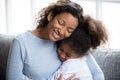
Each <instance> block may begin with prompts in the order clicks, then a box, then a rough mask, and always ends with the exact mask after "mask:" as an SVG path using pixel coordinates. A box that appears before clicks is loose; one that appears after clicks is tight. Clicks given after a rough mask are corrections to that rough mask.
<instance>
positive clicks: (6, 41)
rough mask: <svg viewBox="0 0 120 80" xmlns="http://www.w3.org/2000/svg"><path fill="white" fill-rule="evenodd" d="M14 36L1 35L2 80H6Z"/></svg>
mask: <svg viewBox="0 0 120 80" xmlns="http://www.w3.org/2000/svg"><path fill="white" fill-rule="evenodd" d="M13 38H14V36H12V35H3V34H0V80H5V75H6V66H7V59H8V53H9V49H10V44H11V42H12V40H13Z"/></svg>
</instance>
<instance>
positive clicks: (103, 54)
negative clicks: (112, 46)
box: [93, 50, 120, 80]
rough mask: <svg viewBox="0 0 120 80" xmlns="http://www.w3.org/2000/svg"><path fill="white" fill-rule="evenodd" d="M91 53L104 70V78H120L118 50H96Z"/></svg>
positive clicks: (107, 79)
mask: <svg viewBox="0 0 120 80" xmlns="http://www.w3.org/2000/svg"><path fill="white" fill-rule="evenodd" d="M93 55H94V57H95V59H96V61H97V63H98V64H99V65H100V67H101V69H102V70H103V72H104V75H105V80H120V50H102V51H101V50H97V51H96V52H95V54H93Z"/></svg>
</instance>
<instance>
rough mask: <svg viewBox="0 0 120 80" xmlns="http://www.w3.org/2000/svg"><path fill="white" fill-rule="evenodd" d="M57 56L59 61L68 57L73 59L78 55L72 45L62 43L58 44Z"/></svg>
mask: <svg viewBox="0 0 120 80" xmlns="http://www.w3.org/2000/svg"><path fill="white" fill-rule="evenodd" d="M57 52H58V56H59V58H60V60H61V61H65V60H68V59H75V58H78V57H80V55H79V54H77V53H76V52H75V51H74V50H73V49H72V47H70V45H68V44H67V43H63V44H61V45H60V46H59V48H58V50H57Z"/></svg>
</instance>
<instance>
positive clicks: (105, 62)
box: [0, 34, 120, 80]
mask: <svg viewBox="0 0 120 80" xmlns="http://www.w3.org/2000/svg"><path fill="white" fill-rule="evenodd" d="M13 38H14V36H11V35H2V34H0V80H5V75H6V65H7V58H8V53H9V49H10V45H11V42H12V40H13ZM93 56H94V57H95V59H96V61H97V63H98V64H99V65H100V67H101V69H102V70H103V72H104V75H105V80H120V51H117V50H96V51H95V52H94V54H93Z"/></svg>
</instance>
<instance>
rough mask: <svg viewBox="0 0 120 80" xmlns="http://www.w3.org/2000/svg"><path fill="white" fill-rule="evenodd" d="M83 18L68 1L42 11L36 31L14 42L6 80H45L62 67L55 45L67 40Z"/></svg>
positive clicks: (65, 0) (61, 1)
mask: <svg viewBox="0 0 120 80" xmlns="http://www.w3.org/2000/svg"><path fill="white" fill-rule="evenodd" d="M82 14H83V10H82V7H81V6H80V5H78V4H76V3H74V2H71V1H69V0H60V1H57V2H56V3H53V4H51V5H49V6H48V7H46V8H44V9H43V10H42V11H41V12H40V13H39V18H38V25H37V28H36V29H35V30H33V31H27V32H25V33H22V34H19V35H18V36H16V38H15V39H14V40H13V44H12V46H11V50H10V55H9V59H8V68H7V80H47V79H48V78H49V77H50V76H51V75H52V74H53V73H54V72H55V71H56V70H57V68H58V67H59V66H60V64H61V62H60V61H59V59H58V57H57V53H56V48H55V46H54V42H55V41H58V40H62V39H64V38H67V37H69V36H70V35H71V34H72V32H73V31H74V30H75V29H76V28H77V26H78V25H80V24H81V21H82V19H83V17H82ZM60 78H61V76H60ZM70 78H71V76H70ZM59 80H61V79H59Z"/></svg>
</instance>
